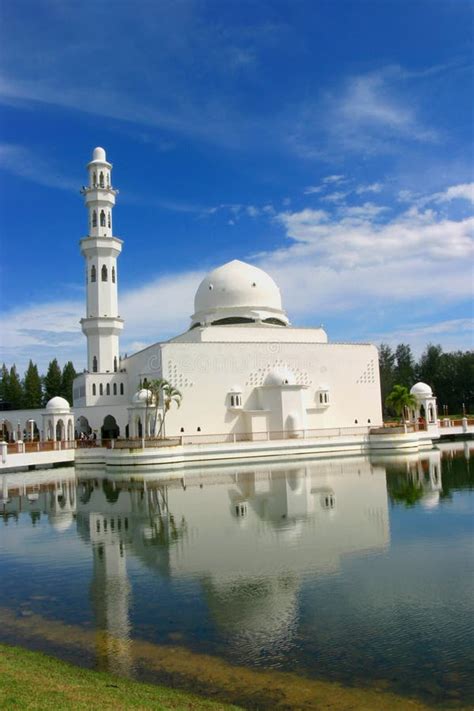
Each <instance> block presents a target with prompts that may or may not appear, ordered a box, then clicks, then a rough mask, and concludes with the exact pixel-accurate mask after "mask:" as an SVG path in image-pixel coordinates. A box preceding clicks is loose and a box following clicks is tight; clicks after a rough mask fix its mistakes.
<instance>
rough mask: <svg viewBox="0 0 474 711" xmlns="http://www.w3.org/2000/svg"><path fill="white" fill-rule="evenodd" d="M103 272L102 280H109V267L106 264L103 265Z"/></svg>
mask: <svg viewBox="0 0 474 711" xmlns="http://www.w3.org/2000/svg"><path fill="white" fill-rule="evenodd" d="M101 274H102V281H107V267H106V266H105V264H104V265H103V267H102V272H101Z"/></svg>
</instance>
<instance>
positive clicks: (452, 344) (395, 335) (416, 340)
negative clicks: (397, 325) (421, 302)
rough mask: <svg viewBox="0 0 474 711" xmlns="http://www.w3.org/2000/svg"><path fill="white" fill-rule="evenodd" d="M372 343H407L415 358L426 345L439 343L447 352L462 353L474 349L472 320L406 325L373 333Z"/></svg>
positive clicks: (461, 319) (473, 325)
mask: <svg viewBox="0 0 474 711" xmlns="http://www.w3.org/2000/svg"><path fill="white" fill-rule="evenodd" d="M374 341H376V342H377V343H387V344H388V345H392V346H396V345H397V344H398V343H401V342H404V343H406V342H408V343H410V345H411V347H412V350H413V351H414V353H415V356H417V357H418V356H419V355H420V354H421V353H422V352H423V350H424V349H425V348H426V346H427V344H428V343H436V344H437V343H441V344H442V347H443V350H445V351H447V352H449V351H457V350H460V351H464V350H468V349H472V348H474V320H473V319H469V318H459V319H451V320H448V321H437V322H435V323H428V324H426V323H418V324H416V325H409V326H408V325H407V326H406V327H404V328H403V329H395V330H392V331H381V332H379V333H374Z"/></svg>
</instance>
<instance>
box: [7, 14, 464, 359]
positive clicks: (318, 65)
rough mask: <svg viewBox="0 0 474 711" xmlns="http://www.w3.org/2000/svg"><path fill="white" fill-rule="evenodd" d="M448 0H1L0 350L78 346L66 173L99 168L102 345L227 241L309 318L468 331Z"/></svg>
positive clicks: (456, 67)
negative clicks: (114, 277)
mask: <svg viewBox="0 0 474 711" xmlns="http://www.w3.org/2000/svg"><path fill="white" fill-rule="evenodd" d="M473 12H474V10H473V3H472V2H465V1H464V0H430V1H429V2H420V1H418V0H396V1H394V2H390V1H389V0H387V1H385V0H377V1H372V0H366V1H362V0H357V1H356V0H352V1H351V2H349V1H344V0H334V1H332V2H329V1H327V2H322V1H320V0H312V1H311V2H305V1H304V0H285V1H282V0H281V1H280V0H271V1H268V2H265V1H264V0H261V1H260V2H258V3H256V2H247V1H246V0H240V1H239V2H237V1H235V2H234V1H233V0H226V1H225V2H224V1H223V0H220V1H208V2H206V1H205V0H199V1H198V0H196V1H193V0H173V1H167V0H159V1H158V0H157V1H156V2H146V1H145V2H142V3H139V4H137V3H132V2H131V1H130V0H121V1H119V2H114V3H111V2H108V1H106V0H95V1H94V2H90V1H89V0H83V1H82V2H78V1H76V0H71V1H69V2H63V1H62V0H38V1H37V2H34V3H33V2H31V0H28V2H25V1H24V0H15V2H13V1H11V2H7V3H4V4H3V8H2V10H1V13H2V17H1V25H0V33H1V42H2V52H1V55H0V115H1V140H0V187H1V190H0V233H1V240H2V260H1V271H0V280H1V296H2V310H1V314H0V319H1V323H0V333H1V336H0V339H1V353H0V358H1V359H4V360H6V361H7V362H8V363H12V362H14V361H16V362H17V364H18V365H19V366H20V368H23V367H24V366H25V364H26V363H27V361H28V359H29V358H30V357H32V358H33V359H34V360H36V361H37V362H38V363H39V364H40V365H42V366H43V367H44V365H45V364H47V362H48V361H49V360H50V359H51V358H52V357H55V356H56V357H58V359H59V360H60V362H64V361H65V360H67V359H69V358H72V359H73V360H74V362H75V364H76V366H77V367H78V368H79V367H83V366H84V364H85V345H86V344H85V338H84V336H82V334H81V332H80V326H79V323H78V321H79V319H80V317H81V316H82V315H83V313H84V284H83V264H82V258H81V256H80V254H79V248H78V241H79V239H80V238H81V237H83V236H84V235H85V234H86V230H87V222H86V211H85V208H84V207H83V205H82V199H81V197H80V195H79V192H78V191H79V188H80V186H81V185H82V184H83V183H84V182H85V181H86V172H85V164H86V163H87V161H88V160H89V158H90V154H91V151H92V149H93V147H94V146H96V145H102V146H104V147H105V148H106V150H107V155H108V157H109V159H110V160H111V161H112V162H113V164H114V173H113V179H114V181H113V182H114V184H115V185H116V186H117V187H118V188H119V190H120V194H119V196H118V201H117V207H116V208H115V212H114V231H115V233H116V235H117V236H119V237H121V238H122V239H124V241H125V244H124V249H123V253H122V256H121V257H120V261H119V287H120V311H121V315H122V316H123V317H124V318H125V319H126V324H125V331H124V335H123V338H122V351H123V352H128V353H130V352H133V351H134V350H135V349H137V348H139V347H142V346H143V345H146V344H149V343H153V342H155V341H157V340H160V339H163V338H168V337H170V336H172V335H174V334H175V333H177V332H179V331H182V330H184V329H186V328H187V326H188V324H189V315H190V314H191V313H192V312H193V297H194V292H195V290H196V288H197V286H198V283H199V281H200V279H201V278H202V276H203V275H204V274H205V273H206V271H208V270H209V269H211V268H212V267H214V266H217V265H219V264H221V263H223V262H225V261H228V260H230V259H233V258H239V259H243V260H246V261H250V262H252V263H255V264H257V265H258V266H261V267H262V268H264V269H266V270H267V271H269V273H270V274H271V275H272V276H273V277H274V278H275V279H276V281H277V282H278V284H279V286H280V288H281V291H282V295H283V300H284V305H285V307H286V309H287V312H288V314H289V316H290V319H291V320H292V322H293V323H294V324H297V325H311V324H314V325H319V324H320V323H323V324H324V326H325V328H326V329H327V331H328V334H329V337H330V339H332V340H339V341H344V340H349V341H358V340H361V341H372V342H375V343H379V342H380V341H382V340H384V341H387V342H389V343H398V342H400V341H404V342H409V343H411V344H412V346H413V348H414V350H415V351H416V352H417V353H418V352H420V350H422V349H423V347H424V345H425V344H426V343H428V342H430V341H431V342H435V343H441V344H442V345H443V346H444V347H445V348H446V349H448V350H449V349H457V348H461V349H467V348H471V347H472V345H473V343H472V296H473V274H472V231H473V230H472V228H473V203H474V190H473V152H472V146H473V141H472V138H473V136H472V126H473V109H472V89H473V81H472V80H473V71H472V58H473V54H472V22H473Z"/></svg>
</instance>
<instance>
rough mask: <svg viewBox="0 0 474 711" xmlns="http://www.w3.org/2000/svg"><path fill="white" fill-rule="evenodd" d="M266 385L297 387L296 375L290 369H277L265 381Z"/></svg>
mask: <svg viewBox="0 0 474 711" xmlns="http://www.w3.org/2000/svg"><path fill="white" fill-rule="evenodd" d="M263 384H264V385H267V386H268V385H271V386H274V385H296V377H295V374H294V373H293V372H292V371H291V370H290V369H289V368H275V369H274V370H271V371H270V372H269V373H268V375H267V377H266V378H265V380H264V383H263Z"/></svg>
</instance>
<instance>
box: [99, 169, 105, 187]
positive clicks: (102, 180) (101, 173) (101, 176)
mask: <svg viewBox="0 0 474 711" xmlns="http://www.w3.org/2000/svg"><path fill="white" fill-rule="evenodd" d="M99 184H100V187H101V188H103V187H104V174H103V172H102V171H100V177H99Z"/></svg>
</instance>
